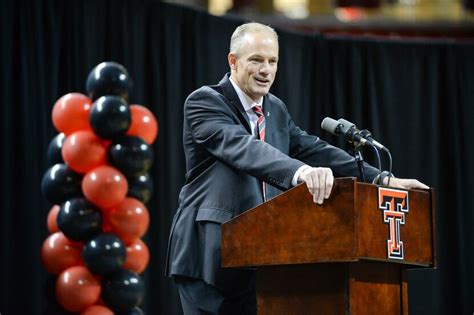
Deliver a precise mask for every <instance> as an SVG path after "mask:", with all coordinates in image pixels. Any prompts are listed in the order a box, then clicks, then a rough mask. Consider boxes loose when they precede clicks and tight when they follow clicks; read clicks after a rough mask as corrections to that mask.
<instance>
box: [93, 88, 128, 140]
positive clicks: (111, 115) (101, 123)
mask: <svg viewBox="0 0 474 315" xmlns="http://www.w3.org/2000/svg"><path fill="white" fill-rule="evenodd" d="M131 117H132V116H131V114H130V108H129V107H128V104H127V103H126V102H125V100H124V99H123V98H121V97H118V96H110V95H109V96H102V97H101V98H99V99H98V100H97V101H95V102H94V103H93V104H92V108H91V112H90V116H89V123H90V125H91V127H92V130H93V131H94V132H95V133H96V134H97V135H98V136H99V137H101V138H104V139H112V138H114V137H117V136H120V135H123V134H125V132H126V131H127V130H128V128H129V127H130V123H131V121H132V118H131Z"/></svg>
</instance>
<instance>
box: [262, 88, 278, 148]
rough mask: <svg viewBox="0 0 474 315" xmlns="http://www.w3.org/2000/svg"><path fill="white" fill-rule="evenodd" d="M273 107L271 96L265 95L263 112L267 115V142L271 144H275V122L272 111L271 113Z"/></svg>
mask: <svg viewBox="0 0 474 315" xmlns="http://www.w3.org/2000/svg"><path fill="white" fill-rule="evenodd" d="M271 109H272V106H271V102H270V98H269V97H268V96H265V97H264V98H263V113H264V115H265V142H267V143H269V144H273V142H274V137H273V135H274V133H275V132H274V131H275V130H273V128H274V126H273V124H272V121H273V119H272V113H271Z"/></svg>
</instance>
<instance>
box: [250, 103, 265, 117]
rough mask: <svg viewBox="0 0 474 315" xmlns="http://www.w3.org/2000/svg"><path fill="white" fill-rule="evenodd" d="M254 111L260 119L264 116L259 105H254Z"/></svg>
mask: <svg viewBox="0 0 474 315" xmlns="http://www.w3.org/2000/svg"><path fill="white" fill-rule="evenodd" d="M252 109H253V111H254V112H255V114H257V116H259V117H260V116H263V110H262V106H260V105H258V104H253V106H252Z"/></svg>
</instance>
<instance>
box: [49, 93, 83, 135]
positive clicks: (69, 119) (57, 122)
mask: <svg viewBox="0 0 474 315" xmlns="http://www.w3.org/2000/svg"><path fill="white" fill-rule="evenodd" d="M91 104H92V100H91V99H90V98H88V97H87V96H85V95H84V94H81V93H69V94H66V95H64V96H62V97H61V98H59V99H58V100H57V101H56V103H55V104H54V107H53V113H52V119H53V125H54V127H55V128H56V130H58V131H59V132H64V133H65V134H66V135H70V134H71V133H73V132H74V131H78V130H91V127H90V125H89V112H90V109H91V106H92V105H91Z"/></svg>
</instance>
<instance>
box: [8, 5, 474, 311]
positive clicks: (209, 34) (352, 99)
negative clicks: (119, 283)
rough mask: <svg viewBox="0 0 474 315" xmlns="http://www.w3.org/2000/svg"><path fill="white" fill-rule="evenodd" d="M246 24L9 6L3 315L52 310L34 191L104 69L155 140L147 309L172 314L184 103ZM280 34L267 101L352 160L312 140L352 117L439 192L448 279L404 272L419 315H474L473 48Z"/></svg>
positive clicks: (441, 254)
mask: <svg viewBox="0 0 474 315" xmlns="http://www.w3.org/2000/svg"><path fill="white" fill-rule="evenodd" d="M241 22H242V21H241V20H240V19H238V18H236V17H225V18H218V17H213V16H210V15H208V14H207V13H204V12H201V11H197V10H192V9H188V8H184V7H178V6H172V5H167V4H162V3H159V2H155V1H131V0H130V1H129V0H115V1H106V0H95V1H91V0H81V1H78V0H68V1H59V0H44V1H26V0H19V1H3V2H1V7H0V30H1V39H0V40H1V42H0V43H1V49H0V65H1V71H0V88H1V90H0V92H1V93H0V100H1V114H0V124H1V126H2V132H1V134H0V135H1V136H0V137H1V138H0V146H1V154H0V156H1V162H0V167H1V173H0V174H1V176H0V180H1V184H2V185H1V187H2V190H1V195H0V202H1V203H0V233H1V234H0V246H1V254H0V255H1V257H0V290H1V291H0V313H1V314H2V315H3V314H6V315H10V314H42V313H47V312H48V311H51V310H54V309H55V307H54V300H53V299H52V298H51V296H50V295H49V293H48V292H49V289H51V283H52V280H53V278H52V277H50V276H48V275H47V274H46V271H45V270H44V269H43V267H42V266H41V261H40V249H41V246H42V243H43V241H44V240H45V239H46V237H47V236H48V232H47V229H46V216H47V213H48V211H49V209H50V207H51V205H49V204H48V203H47V202H46V201H45V199H44V198H43V197H42V195H41V191H40V182H41V178H42V175H43V173H44V172H45V171H46V169H47V168H48V165H47V162H46V149H47V145H48V144H49V142H50V140H51V139H52V138H53V137H54V136H55V134H56V132H55V131H54V129H53V126H52V123H51V110H52V107H53V105H54V103H55V101H56V100H57V99H58V98H59V97H60V96H62V95H64V94H66V93H69V92H82V93H84V90H85V88H84V84H85V79H86V77H87V74H88V72H89V71H90V70H91V69H92V68H93V67H94V66H95V65H97V64H98V63H100V62H102V61H106V60H110V61H116V62H119V63H121V64H123V65H124V66H125V67H126V68H127V69H128V70H129V73H130V74H131V76H132V78H133V79H134V87H133V91H132V93H131V96H130V101H131V103H138V104H143V105H145V106H147V107H149V108H150V109H151V110H152V111H153V112H154V113H155V115H156V117H157V118H158V121H159V124H160V133H159V135H158V140H157V142H156V143H155V145H154V149H155V156H156V158H155V164H154V167H153V168H152V171H151V173H152V176H153V178H154V181H155V185H156V189H155V195H154V197H153V198H152V200H151V202H150V203H149V204H148V209H149V212H150V216H151V224H150V228H149V230H148V233H147V235H146V237H145V241H146V242H147V244H148V247H149V249H150V252H151V261H150V264H149V267H148V268H147V271H146V272H145V274H144V279H145V281H146V287H147V294H146V299H145V302H144V304H143V309H144V310H145V311H146V313H147V314H179V312H180V308H179V301H178V300H177V295H176V292H175V288H174V286H173V285H172V283H171V281H170V280H169V279H166V278H165V277H164V276H163V273H164V271H163V269H164V260H165V255H166V246H167V238H168V233H169V227H170V223H171V219H172V217H173V215H174V212H175V209H176V204H177V194H178V191H179V189H180V187H181V185H182V183H183V180H184V172H185V166H184V158H183V151H182V144H181V136H182V133H181V126H182V106H183V102H184V99H185V97H186V96H187V95H188V94H189V93H190V92H191V91H193V90H194V89H196V88H198V87H199V86H201V85H203V84H214V83H216V82H217V81H218V80H220V78H221V77H222V76H223V74H224V73H225V72H226V71H227V69H228V66H227V59H226V56H227V52H228V42H229V38H230V35H231V33H232V31H233V29H234V28H235V27H236V26H237V25H238V24H240V23H241ZM277 30H278V29H277ZM278 31H279V35H280V58H281V59H280V63H279V71H278V76H277V80H276V82H275V84H274V86H273V93H275V94H276V95H278V96H279V97H280V98H281V99H283V100H284V101H285V102H286V104H287V105H288V108H289V110H290V112H291V113H292V115H293V118H294V120H295V121H296V123H297V124H299V125H300V127H302V128H303V129H306V130H307V131H309V132H311V133H315V134H318V135H321V136H322V137H323V138H324V139H327V140H329V141H331V142H333V143H334V144H336V145H339V146H342V147H345V145H344V144H343V143H342V142H341V140H340V139H335V138H332V137H329V135H328V134H327V133H324V132H321V130H320V127H319V125H320V122H321V120H322V119H323V118H324V117H325V116H331V117H335V118H339V117H345V118H346V119H348V120H351V121H353V122H355V123H356V124H357V125H358V126H361V127H364V128H368V129H370V130H371V131H372V132H373V134H374V135H376V138H377V139H378V140H379V141H380V142H382V143H384V144H385V145H387V146H388V147H389V148H390V149H391V152H392V155H393V159H394V169H393V171H394V173H395V174H396V175H397V176H399V177H415V178H418V179H420V180H421V181H423V182H425V183H427V184H429V185H430V186H433V187H435V189H436V211H437V212H436V222H437V232H438V234H437V239H438V243H437V245H438V263H439V268H438V269H437V270H423V271H414V272H410V274H409V280H410V292H409V294H410V302H409V303H410V311H411V313H412V314H472V313H473V312H474V268H473V265H474V232H473V231H472V227H473V226H474V203H473V201H472V187H474V179H473V178H474V169H473V168H474V166H473V162H472V161H474V148H473V146H472V143H473V140H472V138H473V137H474V129H473V128H472V127H473V124H474V44H473V43H472V42H471V43H469V42H466V41H465V42H456V41H454V40H447V39H439V40H436V39H413V38H411V39H403V38H401V39H384V38H361V37H348V36H334V35H333V36H330V35H320V34H319V35H318V34H298V33H295V32H286V31H283V30H278ZM367 155H369V154H368V153H367ZM384 161H385V165H386V159H384ZM51 312H52V311H51Z"/></svg>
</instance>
